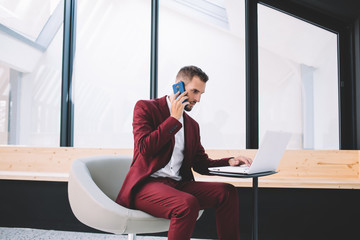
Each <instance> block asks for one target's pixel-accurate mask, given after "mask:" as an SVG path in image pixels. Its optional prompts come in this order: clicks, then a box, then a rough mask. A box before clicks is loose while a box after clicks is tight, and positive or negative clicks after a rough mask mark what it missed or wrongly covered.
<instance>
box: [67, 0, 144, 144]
mask: <svg viewBox="0 0 360 240" xmlns="http://www.w3.org/2000/svg"><path fill="white" fill-rule="evenodd" d="M77 9H78V11H77V33H76V54H75V55H76V56H75V63H74V73H73V94H74V146H76V147H121V148H132V147H133V135H132V116H133V109H134V106H135V103H136V101H137V100H139V99H149V92H150V83H149V82H150V80H149V78H150V26H151V25H150V22H149V21H150V19H151V17H150V14H151V6H150V1H145V0H127V1H118V0H106V1H105V0H103V1H97V0H91V1H89V0H78V6H77Z"/></svg>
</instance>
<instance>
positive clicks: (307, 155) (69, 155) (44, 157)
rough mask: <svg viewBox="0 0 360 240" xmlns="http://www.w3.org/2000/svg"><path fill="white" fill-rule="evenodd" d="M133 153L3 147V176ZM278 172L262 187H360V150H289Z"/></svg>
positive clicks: (42, 175)
mask: <svg viewBox="0 0 360 240" xmlns="http://www.w3.org/2000/svg"><path fill="white" fill-rule="evenodd" d="M256 152H257V150H208V151H207V153H208V154H209V156H210V157H211V158H222V157H227V156H237V155H245V156H249V157H252V158H254V156H255V154H256ZM116 154H124V155H130V156H131V155H132V154H133V150H132V149H106V148H65V147H61V148H42V147H41V148H40V147H19V146H2V147H0V179H18V180H42V181H67V177H68V173H69V170H70V166H71V163H72V161H73V160H74V159H77V158H81V157H86V156H96V155H116ZM278 171H279V173H277V174H276V175H272V176H268V177H262V178H260V179H259V186H260V187H291V188H345V189H360V178H359V151H357V150H287V151H286V152H285V154H284V156H283V159H282V160H281V162H280V166H279V169H278ZM195 177H196V179H197V180H199V181H218V182H229V183H231V184H234V185H235V186H237V187H250V186H251V179H239V178H224V177H213V176H202V175H198V174H195Z"/></svg>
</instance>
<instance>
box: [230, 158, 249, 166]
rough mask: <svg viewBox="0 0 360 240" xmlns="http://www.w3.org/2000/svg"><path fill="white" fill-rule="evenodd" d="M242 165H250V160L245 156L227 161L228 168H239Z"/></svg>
mask: <svg viewBox="0 0 360 240" xmlns="http://www.w3.org/2000/svg"><path fill="white" fill-rule="evenodd" d="M243 164H246V166H250V165H251V164H252V159H251V158H248V157H245V156H238V157H235V158H230V159H229V165H230V166H239V165H243Z"/></svg>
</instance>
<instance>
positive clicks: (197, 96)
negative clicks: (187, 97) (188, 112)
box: [195, 94, 201, 102]
mask: <svg viewBox="0 0 360 240" xmlns="http://www.w3.org/2000/svg"><path fill="white" fill-rule="evenodd" d="M200 98H201V95H200V94H199V95H196V96H195V101H196V102H200Z"/></svg>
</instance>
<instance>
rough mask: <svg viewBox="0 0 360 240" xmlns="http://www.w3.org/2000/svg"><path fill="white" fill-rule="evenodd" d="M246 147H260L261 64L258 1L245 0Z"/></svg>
mask: <svg viewBox="0 0 360 240" xmlns="http://www.w3.org/2000/svg"><path fill="white" fill-rule="evenodd" d="M245 49H246V148H247V149H257V148H258V147H259V97H258V96H259V93H258V92H259V74H258V69H259V66H258V65H259V64H258V21H257V1H256V0H245Z"/></svg>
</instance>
